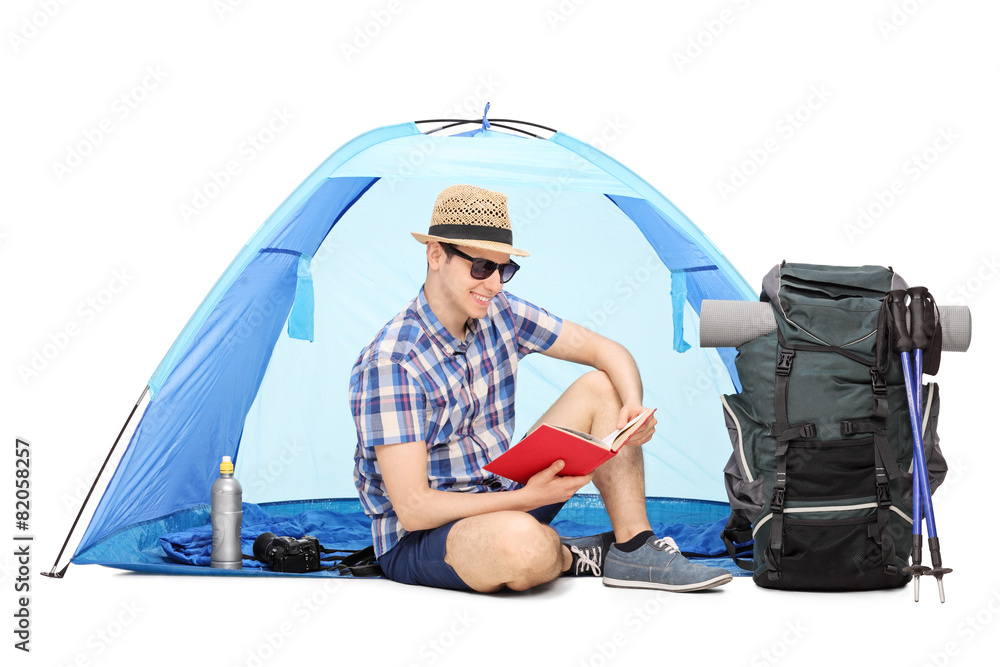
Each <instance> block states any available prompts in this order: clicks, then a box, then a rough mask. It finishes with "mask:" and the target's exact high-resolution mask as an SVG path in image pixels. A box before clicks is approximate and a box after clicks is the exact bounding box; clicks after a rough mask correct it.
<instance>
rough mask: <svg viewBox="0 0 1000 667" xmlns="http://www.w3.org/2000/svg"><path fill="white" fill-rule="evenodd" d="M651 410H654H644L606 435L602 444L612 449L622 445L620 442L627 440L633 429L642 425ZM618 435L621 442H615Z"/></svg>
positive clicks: (637, 428) (635, 429) (651, 412)
mask: <svg viewBox="0 0 1000 667" xmlns="http://www.w3.org/2000/svg"><path fill="white" fill-rule="evenodd" d="M653 412H654V410H646V411H645V412H643V413H642V414H640V415H639V416H637V417H633V418H632V420H631V421H629V423H627V424H625V426H623V427H621V428H620V429H618V430H617V431H613V432H611V433H609V434H608V435H606V436H605V437H604V440H603V442H604V444H605V445H606V446H607V448H608V449H610V450H612V451H614V450H617V449H618V447H620V446H621V445H622V442H624V441H625V440H627V439H628V437H629V436H630V435H632V433H633V432H634V431H637V430H639V428H641V427H642V425H643V424H644V423H645V422H646V420H647V419H648V418H649V416H650V415H651V414H653ZM619 436H621V440H622V442H616V441H617V440H618V439H619Z"/></svg>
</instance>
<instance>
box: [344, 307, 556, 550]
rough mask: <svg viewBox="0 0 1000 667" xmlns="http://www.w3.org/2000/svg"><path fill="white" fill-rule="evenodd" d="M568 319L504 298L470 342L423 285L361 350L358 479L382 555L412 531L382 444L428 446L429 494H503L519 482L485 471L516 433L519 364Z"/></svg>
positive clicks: (471, 328) (356, 385)
mask: <svg viewBox="0 0 1000 667" xmlns="http://www.w3.org/2000/svg"><path fill="white" fill-rule="evenodd" d="M561 328H562V320H561V319H559V318H558V317H555V316H554V315H551V314H549V313H548V312H546V311H545V310H543V309H541V308H538V307H537V306H533V305H532V304H530V303H528V302H526V301H523V300H521V299H519V298H517V297H515V296H513V295H512V294H508V293H506V292H501V293H500V294H498V295H497V296H496V297H494V299H493V301H491V302H490V306H489V310H488V311H487V314H486V317H485V318H483V319H481V320H471V321H470V322H469V324H468V325H467V335H466V338H465V340H464V341H460V340H458V339H457V338H455V337H454V336H452V335H451V334H450V333H449V332H448V330H447V329H445V328H444V326H443V325H442V324H441V322H440V321H439V320H438V318H437V317H436V316H435V315H434V312H433V311H432V310H431V308H430V306H429V305H428V303H427V298H426V297H425V296H424V291H423V289H421V290H420V294H419V295H417V298H416V299H414V300H413V301H411V302H410V304H409V305H408V306H407V307H406V308H405V309H404V310H403V311H402V312H400V313H399V314H398V315H397V316H396V317H395V318H393V319H392V320H391V321H390V322H389V323H388V324H386V326H385V327H384V328H383V329H382V331H380V332H379V334H378V335H377V336H375V339H374V340H372V342H371V343H369V345H368V347H366V348H365V349H364V350H362V352H361V355H360V356H359V357H358V360H357V361H356V362H355V363H354V368H353V369H352V370H351V385H350V400H351V412H352V413H353V414H354V421H355V424H356V426H357V429H358V446H357V449H356V450H355V454H354V461H355V465H354V483H355V485H356V486H357V487H358V492H359V495H360V497H361V504H362V505H363V506H364V509H365V512H366V513H367V514H368V515H369V516H370V517H372V537H373V539H374V542H375V551H376V553H377V554H378V555H382V554H383V553H385V552H386V551H388V550H389V549H391V548H392V547H393V546H394V545H395V544H396V543H397V542H398V541H399V540H400V539H401V538H402V537H403V536H404V535H406V531H405V530H403V527H402V526H401V525H400V523H399V519H398V518H397V517H396V513H395V512H394V511H393V509H392V503H391V501H390V500H389V496H388V493H387V492H386V487H385V483H384V482H383V480H382V475H381V471H380V470H379V465H378V461H377V460H376V458H375V447H377V446H379V445H392V444H399V443H404V442H415V441H421V440H422V441H424V442H426V443H427V477H428V480H429V484H430V488H432V489H439V490H445V491H466V492H474V493H475V492H483V491H500V490H507V489H514V488H517V487H518V486H519V485H518V484H517V483H516V482H512V481H510V480H508V479H504V478H501V477H497V476H495V475H492V474H491V473H488V472H486V471H484V470H483V466H484V465H486V464H487V463H489V462H490V461H492V460H493V459H495V458H496V457H497V456H499V455H500V454H501V453H503V452H504V451H506V450H507V448H508V447H509V446H510V444H511V441H512V438H513V436H514V388H515V383H516V377H517V362H518V360H519V359H520V358H521V357H523V356H524V355H526V354H528V353H529V352H542V351H544V350H546V349H548V348H549V347H550V346H551V345H552V344H553V343H554V342H555V340H556V337H557V336H558V335H559V331H560V329H561Z"/></svg>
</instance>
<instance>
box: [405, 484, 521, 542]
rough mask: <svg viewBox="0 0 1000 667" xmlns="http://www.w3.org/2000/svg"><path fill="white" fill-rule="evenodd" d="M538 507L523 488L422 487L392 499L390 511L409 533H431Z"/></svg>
mask: <svg viewBox="0 0 1000 667" xmlns="http://www.w3.org/2000/svg"><path fill="white" fill-rule="evenodd" d="M536 507H540V505H539V504H537V502H532V500H531V498H530V494H526V493H525V489H523V488H522V489H516V490H514V491H488V492H483V493H466V492H461V491H440V490H437V489H431V488H425V489H423V490H421V491H419V492H416V493H413V494H411V496H410V497H409V498H404V499H400V500H398V501H397V500H393V509H394V510H396V516H397V517H399V521H400V523H402V524H403V528H404V529H405V530H408V531H411V532H412V531H414V530H430V529H431V528H437V527H438V526H443V525H445V524H446V523H450V522H452V521H457V520H458V519H464V518H466V517H470V516H477V515H480V514H488V513H489V512H502V511H505V510H514V511H519V512H527V511H529V510H533V509H535V508H536Z"/></svg>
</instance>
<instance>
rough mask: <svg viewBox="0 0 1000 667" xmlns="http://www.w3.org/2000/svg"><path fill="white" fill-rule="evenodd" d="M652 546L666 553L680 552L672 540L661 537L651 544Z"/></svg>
mask: <svg viewBox="0 0 1000 667" xmlns="http://www.w3.org/2000/svg"><path fill="white" fill-rule="evenodd" d="M653 544H655V545H656V546H658V547H660V548H662V549H664V550H666V552H667V553H671V554H679V553H680V552H681V550H680V548H679V547H678V546H677V543H676V542H674V538H672V537H661V538H660V539H658V540H656V541H655V542H653Z"/></svg>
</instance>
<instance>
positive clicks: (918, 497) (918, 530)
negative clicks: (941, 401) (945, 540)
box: [885, 290, 930, 602]
mask: <svg viewBox="0 0 1000 667" xmlns="http://www.w3.org/2000/svg"><path fill="white" fill-rule="evenodd" d="M885 298H886V300H887V301H888V302H889V312H890V315H891V317H892V322H893V325H894V326H895V331H896V335H895V345H894V347H895V350H896V351H897V352H899V356H900V359H901V360H902V362H903V380H904V381H905V383H906V400H907V402H908V403H909V406H910V411H911V413H910V415H911V424H912V423H913V412H912V411H913V409H914V401H913V376H912V375H911V374H910V350H912V349H913V339H912V338H910V332H909V331H908V330H907V327H906V292H905V291H903V290H893V291H891V292H889V293H888V294H887V295H886V297H885ZM916 433H917V432H916V430H914V440H913V466H912V467H913V549H912V555H911V558H912V560H911V564H910V565H908V566H907V567H906V568H904V570H903V571H904V572H907V573H909V574H912V575H913V601H914V602H919V601H920V576H921V575H922V574H925V573H927V572H929V571H930V568H929V567H927V566H926V565H922V564H921V563H922V559H923V556H922V553H923V540H924V536H923V533H922V530H923V520H922V518H921V507H922V501H923V499H922V495H923V491H924V489H923V482H922V479H921V477H922V476H921V474H920V460H921V459H918V456H917V441H916Z"/></svg>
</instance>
